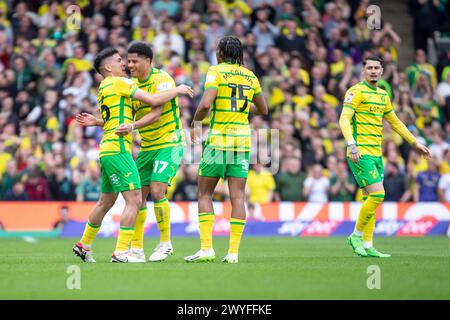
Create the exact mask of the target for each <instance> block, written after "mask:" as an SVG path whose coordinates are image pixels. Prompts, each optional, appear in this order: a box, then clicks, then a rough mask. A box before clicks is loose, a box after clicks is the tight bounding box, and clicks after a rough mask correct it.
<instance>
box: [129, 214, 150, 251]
mask: <svg viewBox="0 0 450 320" xmlns="http://www.w3.org/2000/svg"><path fill="white" fill-rule="evenodd" d="M146 219H147V207H143V208H140V209H139V212H138V214H137V216H136V222H135V223H134V235H133V238H132V239H131V247H132V248H133V249H143V248H144V225H145V220H146Z"/></svg>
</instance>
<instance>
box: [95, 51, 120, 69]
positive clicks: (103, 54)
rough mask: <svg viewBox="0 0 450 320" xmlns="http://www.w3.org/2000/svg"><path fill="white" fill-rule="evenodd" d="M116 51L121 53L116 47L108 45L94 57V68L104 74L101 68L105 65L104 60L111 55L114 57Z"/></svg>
mask: <svg viewBox="0 0 450 320" xmlns="http://www.w3.org/2000/svg"><path fill="white" fill-rule="evenodd" d="M116 53H119V51H117V49H116V48H113V47H108V48H105V49H103V50H102V51H100V52H99V53H98V54H97V55H96V56H95V58H94V69H95V71H97V72H98V73H100V74H102V72H101V70H100V69H101V68H102V66H103V61H104V60H105V59H107V58H109V57H112V56H113V55H115V54H116Z"/></svg>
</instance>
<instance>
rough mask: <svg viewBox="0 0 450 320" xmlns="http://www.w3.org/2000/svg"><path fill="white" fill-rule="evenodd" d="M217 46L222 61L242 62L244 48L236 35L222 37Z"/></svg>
mask: <svg viewBox="0 0 450 320" xmlns="http://www.w3.org/2000/svg"><path fill="white" fill-rule="evenodd" d="M217 48H218V49H219V53H220V56H221V57H222V59H223V61H224V62H228V63H237V64H239V65H242V64H244V48H243V47H242V43H241V41H240V40H239V39H238V38H237V37H233V36H226V37H223V38H222V39H220V41H219V45H218V46H217Z"/></svg>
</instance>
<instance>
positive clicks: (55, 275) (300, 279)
mask: <svg viewBox="0 0 450 320" xmlns="http://www.w3.org/2000/svg"><path fill="white" fill-rule="evenodd" d="M75 241H76V239H37V242H36V243H28V242H25V241H24V240H22V239H1V240H0V252H1V262H0V275H1V281H0V299H164V300H166V299H182V300H192V299H218V300H223V299H263V300H264V299H275V300H276V299H295V300H297V299H450V272H449V271H450V239H449V238H447V237H426V238H387V237H386V238H377V239H376V245H377V247H378V248H379V249H380V250H381V251H385V252H388V253H391V254H392V255H393V257H392V258H390V259H383V260H381V259H375V258H360V257H356V256H355V255H354V254H353V253H352V252H351V249H350V247H349V246H348V245H347V244H346V241H345V238H343V237H330V238H291V237H289V238H283V237H272V238H269V237H244V238H243V240H242V242H241V251H240V262H239V264H235V265H233V264H230V265H229V264H224V263H222V262H220V259H221V258H222V257H223V255H224V254H225V253H226V250H227V246H228V238H227V237H215V238H214V247H215V250H216V262H214V263H209V264H188V263H186V262H184V260H183V257H184V256H186V255H190V254H192V253H194V252H195V251H196V250H197V249H198V246H199V240H198V239H197V238H174V240H173V245H174V249H175V253H174V255H173V256H171V257H169V259H168V260H167V261H165V262H159V263H149V262H147V263H145V264H112V263H110V262H109V257H110V255H111V252H112V250H113V248H114V245H115V239H112V238H109V239H104V238H103V239H102V238H99V239H96V241H95V243H94V253H95V257H96V259H97V263H96V264H86V263H82V262H81V261H80V260H79V258H78V257H76V256H74V255H73V254H72V252H71V249H72V245H73V244H74V242H75ZM156 242H157V239H156V238H146V239H145V246H146V253H147V255H148V254H149V253H150V251H151V250H152V249H153V247H154V246H155V244H156ZM71 265H77V266H79V267H80V281H81V282H80V289H79V290H77V289H75V290H69V289H67V279H68V277H70V276H71V274H68V273H67V270H68V267H69V266H71ZM371 265H376V266H378V267H379V270H380V275H381V278H380V279H381V280H380V286H381V288H380V289H368V287H367V282H368V278H369V277H370V276H372V273H368V267H369V266H371Z"/></svg>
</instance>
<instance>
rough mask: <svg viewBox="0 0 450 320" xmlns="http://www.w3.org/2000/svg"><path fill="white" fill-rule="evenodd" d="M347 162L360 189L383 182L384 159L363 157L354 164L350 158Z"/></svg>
mask: <svg viewBox="0 0 450 320" xmlns="http://www.w3.org/2000/svg"><path fill="white" fill-rule="evenodd" d="M347 162H348V165H349V167H350V170H351V171H352V173H353V176H354V177H355V179H356V182H358V185H359V187H360V188H365V187H367V186H370V185H371V184H374V183H377V182H380V181H383V178H384V169H383V158H382V157H376V156H369V155H363V156H361V158H360V159H359V161H358V162H357V163H354V162H352V161H351V160H350V158H347Z"/></svg>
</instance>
